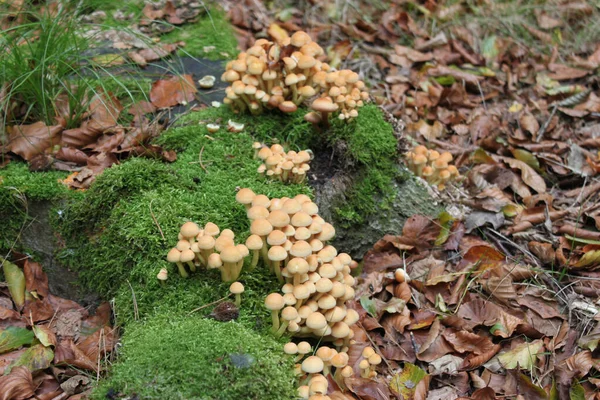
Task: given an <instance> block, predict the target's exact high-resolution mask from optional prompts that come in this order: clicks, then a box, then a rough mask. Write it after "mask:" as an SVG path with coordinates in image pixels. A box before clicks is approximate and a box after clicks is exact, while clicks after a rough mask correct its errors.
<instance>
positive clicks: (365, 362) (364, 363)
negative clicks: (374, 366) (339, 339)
mask: <svg viewBox="0 0 600 400" xmlns="http://www.w3.org/2000/svg"><path fill="white" fill-rule="evenodd" d="M369 367H371V364H369V361H368V360H361V362H360V363H358V368H360V369H367V368H369Z"/></svg>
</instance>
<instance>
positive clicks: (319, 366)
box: [302, 356, 324, 374]
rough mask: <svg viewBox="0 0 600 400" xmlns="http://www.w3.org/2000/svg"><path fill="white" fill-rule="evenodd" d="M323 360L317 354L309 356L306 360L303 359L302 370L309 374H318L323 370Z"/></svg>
mask: <svg viewBox="0 0 600 400" xmlns="http://www.w3.org/2000/svg"><path fill="white" fill-rule="evenodd" d="M323 367H324V364H323V360H321V359H320V358H319V357H317V356H310V357H307V358H306V359H305V360H304V361H302V371H304V372H306V373H308V374H316V373H318V372H321V371H323Z"/></svg>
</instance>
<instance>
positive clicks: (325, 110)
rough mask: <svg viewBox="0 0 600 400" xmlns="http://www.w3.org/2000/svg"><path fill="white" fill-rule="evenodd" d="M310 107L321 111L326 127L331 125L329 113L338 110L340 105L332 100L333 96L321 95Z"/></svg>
mask: <svg viewBox="0 0 600 400" xmlns="http://www.w3.org/2000/svg"><path fill="white" fill-rule="evenodd" d="M310 108H312V109H313V110H314V111H317V112H320V113H321V120H322V121H323V123H324V124H325V127H327V128H328V127H329V119H328V118H329V113H332V112H334V111H337V110H338V109H339V106H338V105H337V104H336V103H334V102H333V101H332V100H331V97H319V98H318V99H316V100H315V101H313V103H312V104H311V106H310Z"/></svg>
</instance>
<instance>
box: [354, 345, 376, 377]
mask: <svg viewBox="0 0 600 400" xmlns="http://www.w3.org/2000/svg"><path fill="white" fill-rule="evenodd" d="M379 364H381V356H380V355H379V354H377V353H375V350H374V349H373V348H372V347H365V348H364V349H363V352H362V357H361V360H360V362H359V364H358V368H360V376H361V377H363V378H374V377H376V376H377V372H375V367H377V366H378V365H379Z"/></svg>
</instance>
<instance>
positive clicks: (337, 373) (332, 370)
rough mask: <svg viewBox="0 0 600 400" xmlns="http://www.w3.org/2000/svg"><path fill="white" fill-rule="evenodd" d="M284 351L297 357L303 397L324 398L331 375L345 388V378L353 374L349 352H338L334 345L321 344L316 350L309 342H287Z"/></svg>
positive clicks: (299, 390)
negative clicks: (328, 377)
mask: <svg viewBox="0 0 600 400" xmlns="http://www.w3.org/2000/svg"><path fill="white" fill-rule="evenodd" d="M283 351H284V352H285V353H286V354H289V355H291V356H295V357H296V362H297V364H296V368H295V369H296V374H297V375H298V376H301V383H302V385H301V386H300V387H299V388H298V394H299V397H300V398H301V399H308V400H323V399H328V398H329V397H328V396H326V394H327V389H328V387H329V382H328V381H327V376H329V375H331V376H332V377H333V379H334V380H335V381H336V383H337V384H338V386H339V387H341V388H344V387H345V385H344V378H349V377H351V376H352V374H353V371H352V367H351V366H349V365H348V360H349V357H348V353H347V352H345V351H341V352H338V351H337V350H336V349H335V348H333V347H328V346H321V347H319V348H318V349H317V350H316V352H313V348H312V347H311V345H310V344H309V343H308V342H299V343H298V344H296V343H293V342H290V343H287V344H286V345H285V346H284V348H283Z"/></svg>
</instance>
